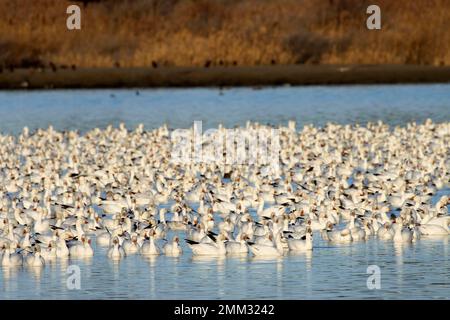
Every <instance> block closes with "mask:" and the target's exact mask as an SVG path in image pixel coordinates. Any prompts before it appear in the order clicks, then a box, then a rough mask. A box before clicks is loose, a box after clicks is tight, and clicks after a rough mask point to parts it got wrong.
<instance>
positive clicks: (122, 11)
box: [0, 0, 450, 67]
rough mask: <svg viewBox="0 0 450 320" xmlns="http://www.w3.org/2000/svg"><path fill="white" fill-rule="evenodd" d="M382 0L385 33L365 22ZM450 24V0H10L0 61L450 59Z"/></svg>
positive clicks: (0, 16)
mask: <svg viewBox="0 0 450 320" xmlns="http://www.w3.org/2000/svg"><path fill="white" fill-rule="evenodd" d="M85 2H86V1H85ZM70 3H77V4H79V5H80V7H81V8H82V30H81V31H68V30H67V29H66V21H65V20H66V17H67V15H66V13H65V12H66V8H67V6H68V5H69V4H70ZM374 3H376V4H378V5H379V6H380V7H381V9H382V30H381V31H368V30H367V29H366V24H365V21H366V18H367V14H366V8H367V6H368V5H369V4H374ZM449 30H450V1H448V0H414V1H412V0H395V1H393V0H376V1H374V0H370V1H365V0H195V1H194V0H132V1H131V0H130V1H126V0H103V1H94V2H89V3H88V4H87V5H86V4H83V3H81V2H79V1H78V2H77V1H64V0H39V1H36V0H8V1H0V66H2V67H39V66H41V67H42V66H48V65H51V64H55V65H57V66H64V65H67V66H72V65H74V66H76V67H112V66H116V67H117V66H121V67H131V66H133V67H146V66H152V64H153V65H155V63H156V64H157V65H158V66H160V65H170V66H205V65H211V66H213V65H240V66H242V65H246V66H251V65H270V64H348V63H352V64H387V63H389V64H422V65H425V64H426V65H450V31H449Z"/></svg>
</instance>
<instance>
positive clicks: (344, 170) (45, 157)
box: [0, 120, 450, 268]
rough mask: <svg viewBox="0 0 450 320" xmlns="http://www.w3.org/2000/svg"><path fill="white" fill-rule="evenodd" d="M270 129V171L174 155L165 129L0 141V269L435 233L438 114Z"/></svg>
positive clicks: (275, 249)
mask: <svg viewBox="0 0 450 320" xmlns="http://www.w3.org/2000/svg"><path fill="white" fill-rule="evenodd" d="M247 127H250V128H253V129H260V128H267V126H265V125H261V124H258V123H247ZM277 129H278V130H279V132H280V135H279V138H280V154H279V161H280V162H279V167H280V175H279V177H274V176H271V175H270V174H269V173H268V170H266V169H267V168H266V167H267V164H258V163H256V164H251V165H250V164H249V165H228V164H221V163H202V162H190V163H173V162H172V161H170V155H171V139H170V133H171V130H169V129H168V128H167V127H166V126H162V127H160V128H157V129H155V130H151V131H146V130H144V127H143V126H142V125H139V126H138V127H137V128H135V129H134V130H127V129H126V128H125V126H124V125H120V126H119V127H118V128H113V127H112V126H109V127H107V128H105V129H104V130H101V129H98V128H96V129H93V130H91V131H89V132H86V133H84V134H80V133H78V132H76V131H66V132H58V131H56V130H54V129H53V128H52V127H50V128H48V129H46V130H43V129H38V130H36V131H35V132H33V133H31V132H29V130H28V129H27V128H24V129H23V131H22V133H21V134H20V135H17V136H12V135H0V259H1V266H2V268H7V267H11V266H22V265H23V266H30V267H42V266H44V265H45V264H47V263H51V262H52V261H55V260H57V259H67V258H70V259H72V258H80V257H91V256H93V255H94V254H105V252H106V254H107V255H108V257H109V258H111V259H122V258H125V257H126V256H128V255H133V254H141V255H160V254H164V255H170V256H178V255H181V254H183V249H184V251H187V250H188V248H189V249H190V250H189V251H190V252H192V254H193V255H208V256H225V255H246V254H252V255H255V256H282V255H284V254H285V253H286V252H287V251H296V252H302V251H309V250H313V249H314V246H313V235H314V236H315V237H316V236H319V237H322V238H323V239H324V240H325V241H329V242H330V243H347V244H349V245H350V244H351V243H352V242H356V241H366V240H368V239H371V238H375V239H376V238H378V239H380V240H384V241H393V242H396V243H400V244H405V243H414V242H416V241H420V239H421V238H425V237H432V236H441V237H442V236H443V237H448V235H449V225H450V216H449V214H448V205H449V204H450V200H449V197H448V195H445V192H444V194H443V195H441V196H440V197H434V198H433V196H435V195H436V193H437V192H438V191H439V190H447V189H448V188H449V187H450V123H449V122H446V123H439V124H436V123H433V122H431V121H430V120H428V121H426V122H425V123H423V124H415V123H410V124H408V125H406V126H404V127H395V128H389V126H387V125H385V124H383V123H381V122H379V123H368V124H367V125H366V126H359V125H338V124H327V125H326V126H324V127H322V128H318V127H314V126H311V125H308V126H305V127H303V128H302V130H301V131H297V130H295V126H293V125H292V123H291V124H290V125H289V126H279V127H277ZM219 130H224V129H223V128H222V129H219ZM441 194H442V191H441ZM433 199H434V200H433ZM169 235H171V237H168V236H169ZM92 241H95V242H96V246H93V245H92V244H93V243H92ZM183 241H185V242H186V245H183V246H182V245H180V242H183ZM98 247H105V249H104V250H96V249H98ZM96 251H97V252H96Z"/></svg>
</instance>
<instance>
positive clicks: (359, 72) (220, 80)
mask: <svg viewBox="0 0 450 320" xmlns="http://www.w3.org/2000/svg"><path fill="white" fill-rule="evenodd" d="M448 82H450V66H442V67H438V66H419V65H276V66H252V67H241V66H236V67H209V68H206V67H157V68H153V67H143V68H77V69H71V68H65V69H62V68H60V69H13V70H10V69H4V70H2V72H1V73H0V89H3V90H10V89H78V88H86V89H89V88H158V87H229V86H237V87H238V86H278V85H292V86H296V85H344V84H346V85H348V84H402V83H405V84H407V83H448Z"/></svg>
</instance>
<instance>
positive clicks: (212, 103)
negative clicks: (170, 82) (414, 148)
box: [0, 85, 450, 134]
mask: <svg viewBox="0 0 450 320" xmlns="http://www.w3.org/2000/svg"><path fill="white" fill-rule="evenodd" d="M427 118H431V119H432V120H433V121H436V122H441V121H449V120H450V85H408V86H403V85H396V86H334V87H325V86H311V87H281V88H267V89H261V90H254V89H249V88H233V89H226V90H222V91H220V90H218V89H158V90H139V95H136V90H61V91H11V92H4V91H3V92H2V91H0V132H2V133H9V134H11V133H13V134H17V133H18V132H20V131H21V130H22V128H23V127H24V126H28V127H29V128H30V129H35V128H47V127H48V126H49V125H50V124H51V125H53V126H54V127H55V128H56V129H59V130H75V129H78V130H81V131H82V132H83V131H86V130H89V129H92V128H94V127H100V128H105V127H106V126H107V125H109V124H113V125H115V126H117V125H118V124H119V123H120V122H124V123H125V124H126V125H127V127H128V128H134V127H135V126H136V125H137V124H139V123H143V124H144V125H145V126H146V128H148V129H151V128H155V127H158V126H160V125H162V124H164V123H167V124H168V125H169V126H170V127H171V128H186V127H190V126H192V124H193V122H194V121H195V120H202V121H203V127H204V128H210V127H217V125H218V124H219V123H223V124H224V125H225V126H227V127H232V126H234V125H244V124H245V122H246V121H247V120H252V121H258V122H261V123H270V124H280V123H282V124H286V123H287V121H288V120H291V119H295V120H296V121H297V123H298V127H301V126H303V125H304V124H310V123H313V124H316V125H324V124H325V123H327V122H328V121H332V122H336V123H342V124H347V123H352V124H353V123H366V122H368V121H377V120H382V121H384V122H386V123H388V124H390V125H404V124H405V123H406V122H410V121H416V122H423V121H424V120H426V119H427Z"/></svg>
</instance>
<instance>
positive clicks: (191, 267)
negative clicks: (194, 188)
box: [0, 85, 450, 299]
mask: <svg viewBox="0 0 450 320" xmlns="http://www.w3.org/2000/svg"><path fill="white" fill-rule="evenodd" d="M427 118H431V119H433V121H436V122H441V121H450V85H417V86H339V87H302V88H297V87H282V88H267V89H262V90H253V89H245V88H239V89H227V90H223V91H220V90H218V89H176V90H173V89H170V90H168V89H164V90H139V95H136V90H75V91H66V90H64V91H12V92H0V131H1V132H2V133H8V134H17V133H19V132H20V131H21V129H22V127H23V126H28V127H29V128H30V129H36V128H39V127H40V128H45V127H47V126H48V125H50V124H51V125H53V126H54V127H55V128H56V129H59V130H74V129H78V130H80V131H86V130H89V129H91V128H94V127H105V126H107V125H108V124H113V125H118V124H119V123H120V122H124V123H125V124H126V125H127V126H128V127H129V128H132V127H134V126H136V125H137V124H138V123H144V124H145V126H146V128H155V127H158V126H160V125H161V124H163V123H167V124H168V125H169V126H170V127H172V128H176V127H189V126H191V125H192V123H193V121H194V120H202V121H203V126H204V127H214V126H217V125H218V124H219V123H223V124H224V125H226V126H228V127H231V126H234V125H243V124H245V122H246V121H247V120H253V121H259V122H261V123H271V124H275V125H276V124H286V122H287V121H288V120H290V119H295V120H297V122H298V128H299V127H301V126H302V125H304V124H308V123H314V124H316V125H324V124H325V123H326V122H328V121H332V122H337V123H343V124H345V123H365V122H367V121H377V120H383V121H384V122H386V123H388V124H390V125H404V124H405V123H406V122H410V121H416V122H423V121H424V120H425V119H427ZM449 193H450V190H442V191H441V192H440V193H439V194H438V195H437V196H436V197H438V196H439V195H442V194H449ZM181 237H182V238H183V234H181ZM169 238H171V235H169ZM94 242H95V241H94ZM183 247H184V250H185V253H184V254H183V255H182V256H181V257H179V258H172V257H165V256H158V257H153V258H144V257H142V256H139V255H134V256H128V257H126V258H125V259H123V260H122V261H120V262H118V263H117V262H113V261H111V260H109V259H108V258H107V257H106V250H105V249H104V248H100V247H96V246H95V244H94V250H95V256H94V257H93V258H91V259H88V260H74V259H71V260H67V261H64V260H62V261H61V260H58V261H57V262H56V263H53V264H48V265H46V266H45V268H43V269H39V270H30V269H29V268H19V269H9V268H1V267H0V270H1V273H2V276H1V277H0V298H2V299H44V298H45V299H120V298H123V299H125V298H127V299H181V298H184V299H186V298H189V299H330V298H337V299H348V298H356V299H365V298H369V299H377V298H382V299H435V298H447V299H448V298H450V280H449V279H450V263H449V237H443V238H429V239H421V240H420V241H419V242H417V243H414V244H410V245H402V246H395V245H394V244H393V243H392V242H384V241H379V240H376V239H370V240H368V241H366V242H355V243H353V244H351V245H331V244H329V243H327V242H324V241H322V240H321V239H320V236H319V235H318V234H315V236H314V251H313V252H312V253H305V254H297V255H294V254H287V255H286V256H285V257H283V258H280V259H265V260H261V259H255V258H252V257H250V256H244V257H226V258H224V259H223V258H222V259H219V258H209V259H207V258H203V259H198V258H193V257H192V255H191V253H190V250H189V249H188V248H186V247H185V245H184V244H183ZM71 265H77V266H79V267H80V271H81V273H80V275H81V289H80V290H69V289H68V287H67V283H66V282H67V279H68V277H69V274H67V268H68V267H69V266H71ZM369 265H377V266H379V267H380V271H381V289H379V290H369V289H368V288H367V279H368V277H369V276H370V275H369V274H367V267H368V266H369Z"/></svg>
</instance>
